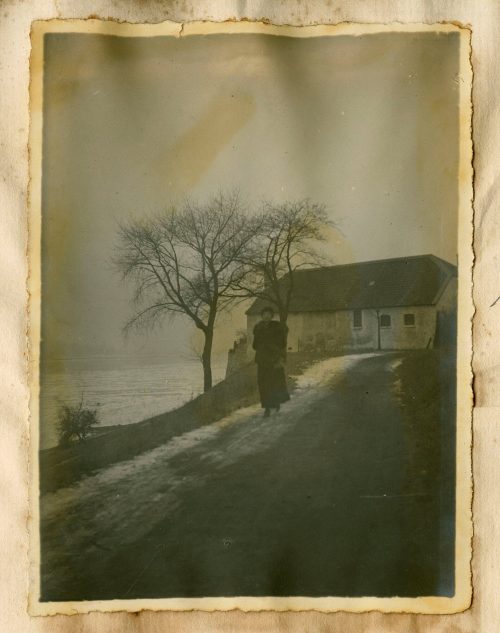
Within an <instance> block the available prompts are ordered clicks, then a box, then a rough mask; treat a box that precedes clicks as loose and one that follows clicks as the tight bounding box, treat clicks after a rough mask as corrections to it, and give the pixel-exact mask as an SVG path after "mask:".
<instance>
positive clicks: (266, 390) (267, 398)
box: [253, 307, 290, 418]
mask: <svg viewBox="0 0 500 633" xmlns="http://www.w3.org/2000/svg"><path fill="white" fill-rule="evenodd" d="M260 315H261V317H262V320H261V321H259V322H258V323H257V325H256V326H255V327H254V330H253V348H254V350H255V352H256V353H255V362H256V363H257V382H258V385H259V393H260V402H261V405H262V407H263V409H264V417H266V418H267V417H269V415H270V414H271V409H276V411H279V408H280V404H281V403H283V402H286V401H287V400H290V396H289V395H288V391H287V388H286V378H285V357H286V337H287V328H286V325H283V324H281V323H279V322H278V321H273V316H274V312H273V310H272V308H267V307H266V308H263V310H262V312H261V313H260Z"/></svg>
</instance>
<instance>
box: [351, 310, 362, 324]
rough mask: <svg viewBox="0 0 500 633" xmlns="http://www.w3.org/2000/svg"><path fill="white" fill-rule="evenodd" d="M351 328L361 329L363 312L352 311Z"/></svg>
mask: <svg viewBox="0 0 500 633" xmlns="http://www.w3.org/2000/svg"><path fill="white" fill-rule="evenodd" d="M352 327H353V328H356V329H359V328H362V327H363V311H362V310H354V312H353V313H352Z"/></svg>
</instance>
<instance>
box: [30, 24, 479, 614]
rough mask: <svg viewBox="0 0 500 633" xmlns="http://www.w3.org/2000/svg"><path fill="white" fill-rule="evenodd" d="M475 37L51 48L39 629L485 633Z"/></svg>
mask: <svg viewBox="0 0 500 633" xmlns="http://www.w3.org/2000/svg"><path fill="white" fill-rule="evenodd" d="M469 35H470V33H469V31H467V30H466V29H462V28H460V27H458V26H455V25H451V24H440V25H406V26H405V25H401V24H398V25H353V24H349V25H348V24H344V25H339V26H337V27H334V26H331V27H324V26H317V27H303V28H299V27H296V28H293V27H285V26H283V27H279V26H273V25H268V24H260V23H251V22H242V23H237V22H235V23H218V24H216V23H193V24H191V25H189V24H188V25H184V26H183V27H182V28H181V25H178V24H175V23H163V24H157V25H140V24H137V25H132V24H118V23H112V22H101V21H98V20H87V21H76V20H75V21H70V20H68V21H64V20H52V21H47V22H37V23H34V25H33V28H32V46H33V50H32V56H31V113H32V119H31V131H30V161H31V185H30V187H31V189H30V205H31V210H30V252H29V257H30V301H31V303H30V333H29V336H30V354H31V356H30V371H31V377H30V386H31V401H30V416H31V455H32V459H31V508H32V518H31V522H30V538H31V590H30V609H31V610H32V612H34V613H38V614H50V613H71V612H85V611H89V610H93V609H99V610H103V611H106V610H117V609H124V610H129V611H134V610H139V609H143V608H151V609H172V610H183V609H207V610H217V609H222V610H224V609H234V608H239V609H243V610H262V609H277V610H285V609H289V610H306V609H319V610H325V611H329V610H339V609H343V610H347V611H366V610H374V609H378V610H381V611H408V612H418V613H450V612H457V611H460V610H463V609H466V608H467V607H468V605H469V603H470V599H471V587H470V585H471V580H470V537H471V526H470V498H471V464H470V444H471V440H470V426H471V408H472V391H471V370H470V362H471V347H470V336H471V323H470V319H471V316H472V308H471V298H470V293H471V281H470V276H471V270H470V266H471V262H472V253H471V239H472V226H471V219H472V209H471V197H472V187H471V179H472V170H471V156H472V149H471V144H470V117H471V108H470V90H471V71H470V64H469Z"/></svg>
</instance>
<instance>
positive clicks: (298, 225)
mask: <svg viewBox="0 0 500 633" xmlns="http://www.w3.org/2000/svg"><path fill="white" fill-rule="evenodd" d="M331 225H332V222H331V221H330V220H329V219H328V215H327V212H326V209H325V207H324V205H320V204H316V203H313V202H311V201H309V200H307V199H306V200H299V201H296V202H285V203H283V204H278V205H276V204H271V203H265V204H264V208H263V210H262V212H261V214H260V216H259V217H258V218H257V219H256V220H255V235H254V240H253V241H252V243H251V244H250V245H249V248H247V249H246V250H245V251H243V252H242V257H241V259H242V262H243V263H244V264H245V266H246V267H247V271H246V274H245V275H242V276H241V278H240V279H239V280H238V282H237V284H236V285H237V288H238V290H237V292H238V296H240V297H247V298H248V297H255V298H260V299H263V300H264V301H266V303H268V304H270V305H273V306H274V307H275V308H276V311H277V313H278V315H279V319H280V321H281V322H282V323H286V321H287V318H288V312H289V309H290V302H291V299H292V296H293V292H294V278H295V272H296V271H297V270H298V269H300V268H306V267H311V266H318V265H321V264H324V263H325V258H324V257H322V256H321V255H320V254H319V252H318V251H317V248H316V247H317V244H318V242H322V241H324V240H325V237H324V229H325V228H326V227H327V226H331Z"/></svg>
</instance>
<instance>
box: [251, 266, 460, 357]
mask: <svg viewBox="0 0 500 633" xmlns="http://www.w3.org/2000/svg"><path fill="white" fill-rule="evenodd" d="M294 275H295V276H294V292H293V296H292V299H291V305H290V311H289V316H288V321H287V325H288V328H289V336H288V349H289V351H292V352H297V351H322V350H324V351H331V352H341V351H356V350H359V351H365V350H378V349H380V350H390V349H419V348H427V347H433V346H434V345H436V344H438V343H439V344H454V336H455V326H454V319H455V315H456V301H457V271H456V267H455V266H453V265H452V264H450V263H448V262H446V261H444V260H442V259H440V258H438V257H435V256H434V255H420V256H416V257H400V258H396V259H385V260H378V261H370V262H360V263H356V264H345V265H340V266H329V267H323V268H313V269H303V270H299V271H296V272H295V273H294ZM265 305H269V303H267V302H266V301H264V300H263V299H256V300H255V301H254V303H253V304H252V306H251V307H250V308H249V309H248V310H247V313H246V314H247V336H248V339H247V341H248V344H247V353H248V354H249V355H251V353H252V334H253V328H254V326H255V324H256V323H257V321H258V320H259V319H260V312H261V310H262V308H263V307H264V306H265Z"/></svg>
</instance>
